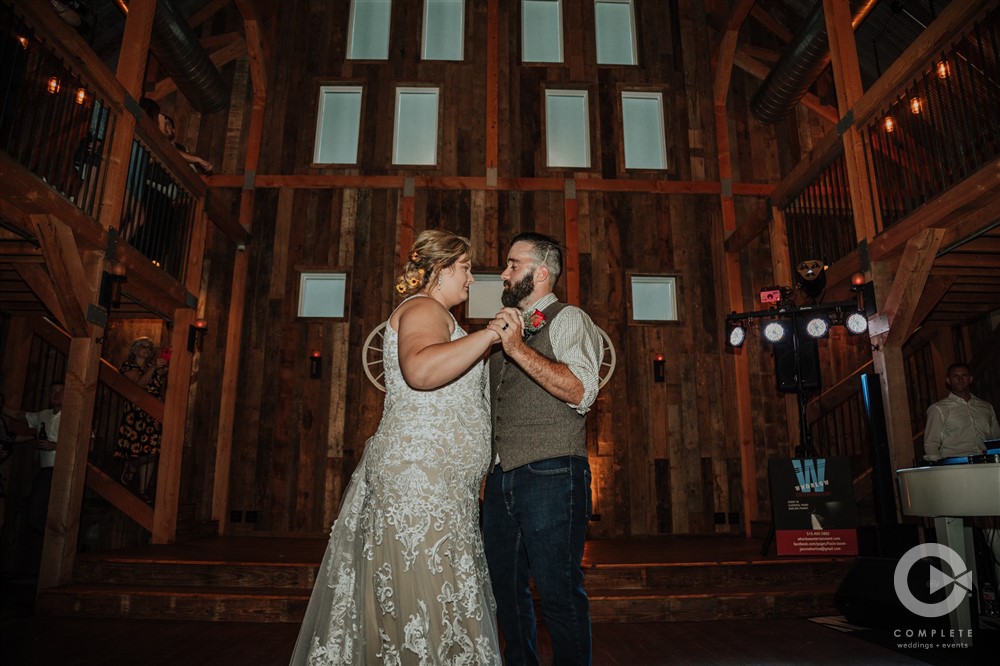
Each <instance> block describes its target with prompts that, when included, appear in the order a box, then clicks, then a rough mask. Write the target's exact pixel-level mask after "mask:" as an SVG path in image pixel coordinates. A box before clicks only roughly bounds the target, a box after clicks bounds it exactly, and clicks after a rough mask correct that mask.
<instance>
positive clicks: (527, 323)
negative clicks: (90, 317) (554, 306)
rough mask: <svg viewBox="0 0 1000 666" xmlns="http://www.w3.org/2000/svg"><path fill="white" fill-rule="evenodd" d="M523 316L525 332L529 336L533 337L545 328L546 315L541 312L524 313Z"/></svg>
mask: <svg viewBox="0 0 1000 666" xmlns="http://www.w3.org/2000/svg"><path fill="white" fill-rule="evenodd" d="M522 315H523V317H524V332H525V333H527V334H531V335H533V334H535V333H538V331H540V330H542V327H543V326H545V313H543V312H542V311H541V310H535V311H534V312H524V313H522Z"/></svg>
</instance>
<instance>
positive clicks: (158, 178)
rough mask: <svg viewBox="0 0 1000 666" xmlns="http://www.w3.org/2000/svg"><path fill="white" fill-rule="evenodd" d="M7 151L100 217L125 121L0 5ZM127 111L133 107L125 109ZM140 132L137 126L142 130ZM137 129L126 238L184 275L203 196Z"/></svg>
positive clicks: (2, 124) (0, 82) (0, 88)
mask: <svg viewBox="0 0 1000 666" xmlns="http://www.w3.org/2000/svg"><path fill="white" fill-rule="evenodd" d="M0 35H2V42H0V100H2V102H0V150H2V151H4V152H6V153H7V155H9V156H10V158H11V159H12V160H14V161H15V162H17V163H18V164H20V165H21V166H23V167H24V168H25V169H27V170H29V171H30V172H31V173H33V174H34V175H36V176H38V178H40V179H41V180H42V181H43V182H45V183H46V184H47V185H48V186H49V187H51V188H52V189H53V190H55V191H56V192H58V193H59V194H60V195H62V196H63V197H65V198H66V199H67V200H69V201H70V202H71V203H73V204H74V205H75V206H76V207H77V208H79V209H80V210H81V211H82V212H83V213H84V214H86V215H87V216H89V217H91V218H93V219H95V220H96V218H97V215H98V213H99V208H100V205H101V203H102V199H103V197H104V186H105V183H106V182H107V175H108V168H109V160H108V154H109V150H110V147H111V144H112V140H113V139H114V136H115V132H116V129H117V128H118V126H119V123H118V120H119V117H120V116H119V115H118V113H119V112H116V111H115V109H116V108H118V109H123V108H124V107H123V106H122V105H121V104H120V103H112V101H111V100H108V99H106V98H105V97H103V96H102V94H101V93H99V92H98V90H99V89H100V86H98V85H96V84H94V85H91V84H90V83H89V82H88V81H87V80H85V78H84V76H83V75H81V74H80V73H79V72H76V71H74V69H73V68H72V67H71V66H70V65H69V64H67V62H66V61H65V59H63V58H62V57H60V56H59V51H58V50H57V49H55V48H52V47H51V45H50V44H48V43H47V42H46V41H45V39H44V38H42V37H40V36H38V35H37V34H36V32H35V31H34V30H32V28H31V26H29V25H28V24H27V23H26V22H25V20H24V19H23V18H22V17H20V16H18V15H17V14H16V13H15V10H14V9H13V8H11V7H9V6H8V5H7V4H4V3H0ZM125 112H126V113H127V111H125ZM137 130H138V128H137ZM185 180H189V178H187V179H185V178H183V177H180V176H179V175H178V174H177V172H175V171H172V169H171V167H170V166H168V165H167V164H166V162H165V159H164V158H163V157H161V156H158V155H157V153H156V151H155V150H153V149H151V147H150V142H149V141H146V140H145V139H144V138H143V135H142V132H141V131H137V133H136V136H135V137H134V139H133V142H132V151H131V157H130V159H129V165H128V175H127V180H126V182H127V187H126V191H125V195H124V197H125V198H124V201H123V206H122V216H121V220H120V223H119V227H120V236H121V237H123V238H124V239H125V240H126V241H127V242H129V244H131V245H133V246H134V247H135V248H136V249H137V250H138V251H139V252H140V253H142V254H143V255H144V256H145V257H147V258H149V259H150V260H151V261H152V262H153V263H154V264H156V265H157V266H159V267H160V268H161V269H163V270H164V271H166V272H167V273H169V274H170V275H172V276H173V277H176V278H178V279H181V278H182V277H183V269H184V266H185V264H186V262H185V261H184V259H185V257H186V254H187V251H188V248H189V244H190V237H191V231H192V229H193V227H194V224H195V220H196V214H197V206H196V205H195V203H196V201H197V200H198V198H197V196H196V195H195V194H194V193H193V192H192V191H191V189H190V188H189V187H187V186H186V185H185V183H184V181H185Z"/></svg>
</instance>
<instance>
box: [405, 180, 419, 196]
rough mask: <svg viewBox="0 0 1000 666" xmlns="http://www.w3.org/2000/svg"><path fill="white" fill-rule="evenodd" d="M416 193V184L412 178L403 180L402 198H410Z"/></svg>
mask: <svg viewBox="0 0 1000 666" xmlns="http://www.w3.org/2000/svg"><path fill="white" fill-rule="evenodd" d="M416 192H417V183H416V181H415V180H413V178H412V177H407V178H404V179H403V196H404V197H412V196H413V195H414V194H416Z"/></svg>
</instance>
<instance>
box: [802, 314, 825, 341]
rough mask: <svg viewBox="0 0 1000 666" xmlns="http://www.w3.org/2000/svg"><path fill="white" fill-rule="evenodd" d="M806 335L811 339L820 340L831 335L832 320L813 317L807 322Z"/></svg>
mask: <svg viewBox="0 0 1000 666" xmlns="http://www.w3.org/2000/svg"><path fill="white" fill-rule="evenodd" d="M806 333H807V334H808V335H809V337H810V338H813V339H816V340H818V339H820V338H825V337H827V336H828V335H830V320H829V319H827V318H826V317H822V316H816V317H811V318H810V319H809V320H807V321H806Z"/></svg>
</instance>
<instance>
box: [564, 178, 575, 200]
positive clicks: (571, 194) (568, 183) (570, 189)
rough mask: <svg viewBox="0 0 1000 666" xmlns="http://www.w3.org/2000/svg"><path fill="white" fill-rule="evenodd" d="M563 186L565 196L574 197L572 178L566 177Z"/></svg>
mask: <svg viewBox="0 0 1000 666" xmlns="http://www.w3.org/2000/svg"><path fill="white" fill-rule="evenodd" d="M564 187H565V198H566V199H576V181H575V180H573V179H572V178H567V179H566V184H565V186H564Z"/></svg>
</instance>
